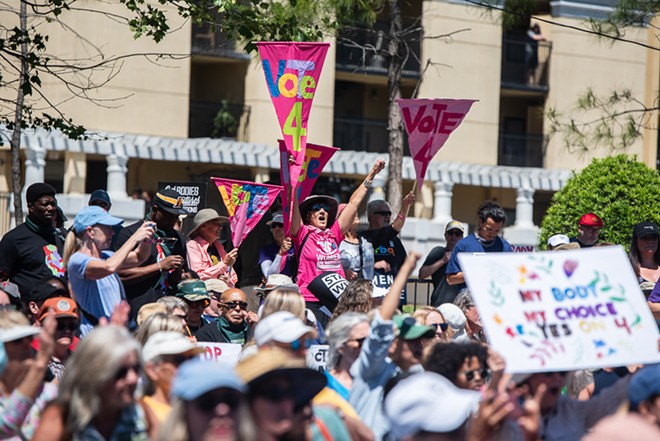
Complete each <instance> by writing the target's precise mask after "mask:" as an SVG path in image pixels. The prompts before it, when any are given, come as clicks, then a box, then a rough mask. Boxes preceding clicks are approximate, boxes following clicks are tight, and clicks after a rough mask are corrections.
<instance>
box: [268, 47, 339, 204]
mask: <svg viewBox="0 0 660 441" xmlns="http://www.w3.org/2000/svg"><path fill="white" fill-rule="evenodd" d="M256 45H257V48H258V49H259V56H260V57H261V65H262V67H263V69H264V75H265V76H266V85H267V86H268V93H269V94H270V98H271V100H272V101H273V105H274V106H275V113H277V120H278V121H279V123H280V128H281V129H282V135H283V136H284V143H285V144H286V148H287V152H288V153H289V155H291V156H293V158H294V159H295V163H294V164H291V166H290V167H289V169H288V172H289V174H290V176H291V180H292V181H293V182H294V183H296V182H298V176H299V175H300V173H301V169H302V164H303V161H304V158H305V147H306V146H307V121H308V120H309V113H310V111H311V109H312V101H313V100H314V95H316V88H317V87H318V83H319V78H320V76H321V70H322V69H323V62H324V61H325V55H326V53H327V52H328V48H329V47H330V44H329V43H302V42H259V43H256ZM291 202H292V201H289V204H288V205H283V206H282V208H283V210H282V211H290V210H291V205H290V203H291ZM285 207H288V208H287V209H284V208H285Z"/></svg>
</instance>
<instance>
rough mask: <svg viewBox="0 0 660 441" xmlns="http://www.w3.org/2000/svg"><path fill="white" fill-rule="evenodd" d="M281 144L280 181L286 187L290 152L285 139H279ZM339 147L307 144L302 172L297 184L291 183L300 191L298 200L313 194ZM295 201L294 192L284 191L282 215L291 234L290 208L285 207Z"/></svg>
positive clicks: (293, 187) (288, 175) (285, 227)
mask: <svg viewBox="0 0 660 441" xmlns="http://www.w3.org/2000/svg"><path fill="white" fill-rule="evenodd" d="M278 142H279V145H280V182H282V186H283V187H284V188H285V189H286V188H287V186H288V185H289V182H290V176H291V175H290V173H289V161H288V155H289V152H288V150H287V147H286V145H285V143H284V141H283V140H281V139H279V140H278ZM338 150H339V149H338V148H336V147H326V146H323V145H317V144H307V148H306V149H305V156H304V159H303V163H302V166H301V172H300V174H299V176H298V182H296V183H295V184H296V185H291V191H292V192H294V191H297V192H298V201H300V202H302V201H303V199H305V198H306V197H307V196H309V195H310V194H312V189H313V188H314V184H315V183H316V179H317V178H318V177H319V175H320V174H321V172H322V171H323V168H324V167H325V165H326V164H327V163H328V161H330V158H332V155H334V154H335V152H337V151H338ZM292 201H293V193H292V194H287V191H286V190H285V191H283V192H282V215H283V216H284V231H286V234H289V227H290V214H291V212H290V209H289V210H286V209H285V207H290V204H291V202H292Z"/></svg>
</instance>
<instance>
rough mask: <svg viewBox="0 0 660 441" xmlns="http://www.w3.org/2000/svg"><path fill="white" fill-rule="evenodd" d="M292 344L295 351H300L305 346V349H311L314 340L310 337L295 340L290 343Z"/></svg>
mask: <svg viewBox="0 0 660 441" xmlns="http://www.w3.org/2000/svg"><path fill="white" fill-rule="evenodd" d="M290 346H291V350H292V351H293V352H298V351H299V350H301V349H302V348H303V347H304V348H305V349H309V348H310V347H312V340H310V339H309V338H305V339H303V340H302V341H301V340H300V339H298V340H294V341H292V342H291V343H290Z"/></svg>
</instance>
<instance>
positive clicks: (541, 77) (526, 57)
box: [502, 39, 552, 92]
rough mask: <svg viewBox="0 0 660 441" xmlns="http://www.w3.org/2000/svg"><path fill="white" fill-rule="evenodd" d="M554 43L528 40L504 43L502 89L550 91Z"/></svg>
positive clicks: (512, 40) (511, 40) (506, 41)
mask: <svg viewBox="0 0 660 441" xmlns="http://www.w3.org/2000/svg"><path fill="white" fill-rule="evenodd" d="M551 52H552V43H550V42H548V41H537V42H533V41H531V40H527V39H504V40H503V41H502V87H503V88H506V89H518V90H528V91H538V92H547V91H548V68H549V66H550V54H551Z"/></svg>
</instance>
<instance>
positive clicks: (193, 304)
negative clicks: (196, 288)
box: [186, 299, 211, 309]
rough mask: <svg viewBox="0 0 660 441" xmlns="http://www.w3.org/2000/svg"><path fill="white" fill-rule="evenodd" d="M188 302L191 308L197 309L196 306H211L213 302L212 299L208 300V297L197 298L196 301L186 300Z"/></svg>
mask: <svg viewBox="0 0 660 441" xmlns="http://www.w3.org/2000/svg"><path fill="white" fill-rule="evenodd" d="M186 303H188V305H189V306H190V307H191V308H193V309H196V308H206V307H207V306H209V305H210V304H211V301H210V300H208V299H204V300H195V301H194V302H193V301H191V300H186Z"/></svg>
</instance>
